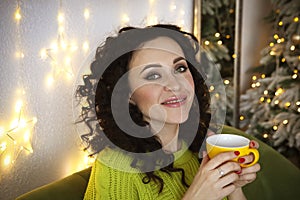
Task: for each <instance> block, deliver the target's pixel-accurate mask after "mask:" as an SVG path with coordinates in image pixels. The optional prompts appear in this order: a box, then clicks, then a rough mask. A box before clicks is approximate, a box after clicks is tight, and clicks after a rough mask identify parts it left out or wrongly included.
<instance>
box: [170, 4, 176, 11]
mask: <svg viewBox="0 0 300 200" xmlns="http://www.w3.org/2000/svg"><path fill="white" fill-rule="evenodd" d="M176 8H177V7H176V5H175V4H174V3H172V4H171V5H170V10H171V11H174V10H176Z"/></svg>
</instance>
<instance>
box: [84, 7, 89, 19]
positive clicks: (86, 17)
mask: <svg viewBox="0 0 300 200" xmlns="http://www.w3.org/2000/svg"><path fill="white" fill-rule="evenodd" d="M83 16H84V18H85V19H86V20H87V19H89V18H90V11H89V9H87V8H86V9H84V12H83Z"/></svg>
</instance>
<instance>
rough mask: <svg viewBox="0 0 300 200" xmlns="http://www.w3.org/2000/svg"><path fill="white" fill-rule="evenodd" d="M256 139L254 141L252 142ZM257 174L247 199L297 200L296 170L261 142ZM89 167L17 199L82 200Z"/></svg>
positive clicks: (298, 175)
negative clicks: (259, 168) (259, 165)
mask: <svg viewBox="0 0 300 200" xmlns="http://www.w3.org/2000/svg"><path fill="white" fill-rule="evenodd" d="M222 133H224V134H227V133H233V134H239V135H243V136H246V137H248V138H250V139H254V138H253V137H252V136H250V135H246V134H245V133H243V132H242V131H240V130H237V129H235V128H232V127H228V126H224V128H223V131H222ZM256 140H257V139H256ZM258 142H259V144H260V148H259V151H260V161H259V162H260V164H261V171H260V172H259V173H258V175H257V179H256V180H255V181H254V182H253V183H251V184H249V185H247V186H246V187H244V192H245V194H246V196H247V198H248V200H299V199H300V170H299V168H297V167H296V166H295V165H293V164H292V163H291V162H290V161H288V160H287V159H286V158H285V157H283V156H282V155H281V154H279V153H278V152H277V151H275V150H273V149H272V148H271V147H269V146H268V145H266V144H264V143H263V142H261V141H258ZM90 171H91V168H88V169H85V170H83V171H80V172H77V173H75V174H72V175H70V176H68V177H66V178H63V179H61V180H58V181H56V182H53V183H50V184H48V185H45V186H42V187H40V188H37V189H35V190H33V191H30V192H28V193H26V194H23V195H21V196H19V197H18V198H17V200H37V199H44V200H48V199H49V200H50V199H51V200H54V199H55V200H79V199H83V196H84V192H85V189H86V186H87V183H88V180H89V176H90Z"/></svg>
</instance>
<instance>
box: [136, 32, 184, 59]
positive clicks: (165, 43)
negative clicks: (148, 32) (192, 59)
mask: <svg viewBox="0 0 300 200" xmlns="http://www.w3.org/2000/svg"><path fill="white" fill-rule="evenodd" d="M143 49H151V50H159V51H165V52H169V53H172V54H175V55H178V56H181V57H184V54H183V51H182V48H181V47H180V45H179V44H178V43H177V42H176V41H175V40H173V39H171V38H169V37H165V36H164V37H157V38H155V39H153V40H149V41H147V42H144V43H143V44H142V45H140V46H139V47H138V48H137V49H136V50H143Z"/></svg>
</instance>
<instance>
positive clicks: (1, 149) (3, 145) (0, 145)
mask: <svg viewBox="0 0 300 200" xmlns="http://www.w3.org/2000/svg"><path fill="white" fill-rule="evenodd" d="M6 147H7V143H6V142H2V143H1V144H0V151H5V150H6Z"/></svg>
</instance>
